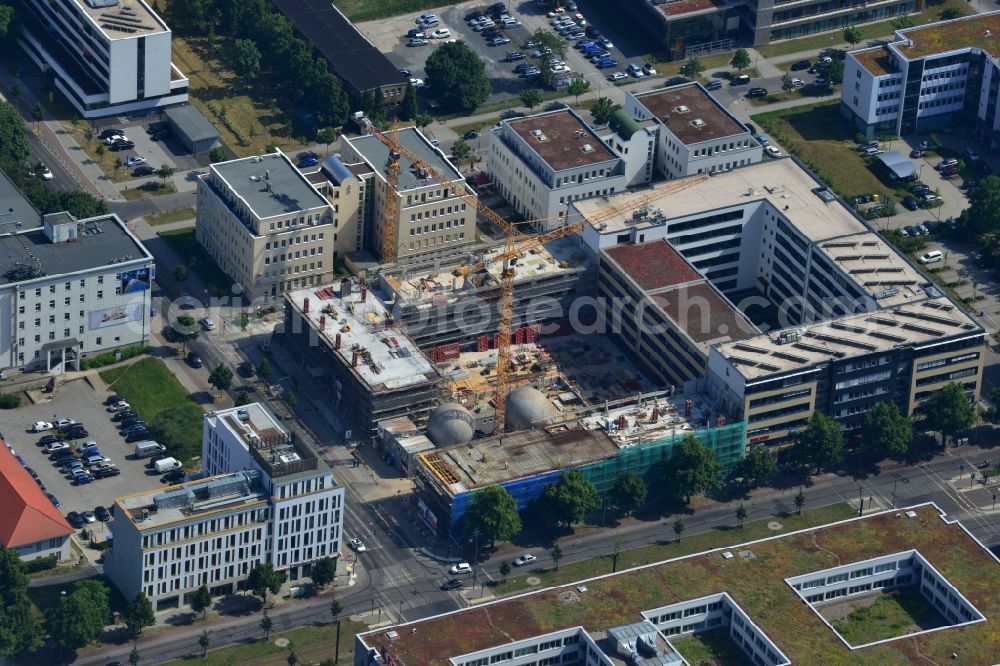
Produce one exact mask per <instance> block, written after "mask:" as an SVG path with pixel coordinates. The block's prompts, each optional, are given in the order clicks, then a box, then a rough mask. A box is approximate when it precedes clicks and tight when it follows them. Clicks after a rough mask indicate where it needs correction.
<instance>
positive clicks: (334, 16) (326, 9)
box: [273, 0, 405, 94]
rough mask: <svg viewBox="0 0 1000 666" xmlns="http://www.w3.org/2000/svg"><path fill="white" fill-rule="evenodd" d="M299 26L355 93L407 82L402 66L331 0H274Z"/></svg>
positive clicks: (302, 33)
mask: <svg viewBox="0 0 1000 666" xmlns="http://www.w3.org/2000/svg"><path fill="white" fill-rule="evenodd" d="M273 2H274V6H275V7H277V8H278V11H280V12H281V13H282V14H284V15H285V16H286V17H288V19H289V20H290V21H291V22H292V24H293V25H294V26H295V29H296V30H297V31H298V32H299V33H300V34H301V35H302V36H303V37H305V38H306V39H307V40H309V42H311V43H312V45H313V46H314V47H315V48H316V50H318V51H319V52H320V53H321V54H323V57H324V58H326V60H327V62H328V63H329V65H330V70H331V71H332V72H333V73H334V74H336V75H337V77H338V78H340V79H341V80H343V81H344V82H345V83H347V84H348V86H350V87H351V88H352V89H353V90H352V91H349V92H353V93H355V94H360V93H362V92H364V91H366V90H372V89H374V88H380V87H382V86H388V85H398V84H402V83H404V82H405V78H404V77H403V75H402V74H400V73H399V70H398V69H397V68H396V66H395V65H393V64H392V63H391V62H389V59H388V58H386V57H385V55H384V54H383V53H382V52H381V51H379V50H378V49H377V48H375V47H374V46H373V45H372V43H371V42H369V41H368V40H367V39H365V37H364V35H362V34H361V33H360V32H358V29H357V28H355V27H354V24H353V23H351V22H350V21H349V20H347V17H345V16H344V15H343V14H341V13H340V11H338V10H337V8H336V7H334V6H333V4H332V3H331V2H330V0H273Z"/></svg>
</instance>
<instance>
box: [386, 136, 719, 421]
mask: <svg viewBox="0 0 1000 666" xmlns="http://www.w3.org/2000/svg"><path fill="white" fill-rule="evenodd" d="M372 133H373V134H374V135H375V136H376V137H377V138H378V139H379V140H380V141H382V142H383V143H384V144H385V145H386V146H388V147H389V151H390V152H389V155H390V159H392V155H393V153H395V155H396V158H395V165H396V166H395V169H396V182H398V175H399V156H400V155H405V156H406V158H407V159H409V160H410V161H411V162H412V163H413V165H414V166H415V167H417V168H419V169H424V170H426V171H427V172H428V173H429V174H431V175H432V176H434V177H435V178H436V179H437V180H438V181H440V183H441V185H443V186H444V187H446V188H447V189H448V190H449V191H450V192H452V193H453V194H455V195H456V196H458V197H459V198H461V199H463V200H464V201H466V202H467V203H469V204H470V205H472V206H474V207H475V208H476V210H477V211H479V213H481V214H482V215H483V216H484V217H486V218H487V219H489V220H490V221H492V222H493V223H494V224H496V225H497V226H498V227H499V228H500V229H501V231H503V234H504V238H505V242H504V249H503V251H502V252H500V253H499V254H497V255H495V256H493V257H490V258H489V259H488V260H483V261H479V262H476V263H474V264H472V265H471V266H461V267H459V269H458V272H459V273H460V274H472V273H476V272H478V271H480V270H483V269H485V268H487V267H488V266H491V265H493V264H495V263H496V262H498V261H499V262H502V266H501V269H500V325H499V328H498V330H497V368H496V387H495V393H494V398H493V404H494V407H495V409H496V418H495V422H494V433H495V434H498V435H499V434H503V431H504V419H505V416H506V404H507V393H508V392H509V389H510V380H511V364H510V356H511V354H510V341H511V333H512V330H511V329H512V328H513V324H514V278H515V276H516V271H515V270H514V263H515V261H516V260H517V259H518V257H521V256H523V255H524V254H525V253H527V252H530V251H532V250H534V249H536V248H539V247H541V246H543V245H545V244H546V243H550V242H552V241H554V240H558V239H560V238H566V237H567V236H572V235H574V234H577V233H579V232H580V231H581V230H582V229H583V222H582V221H579V220H578V221H575V222H571V223H569V224H563V225H562V226H560V227H557V228H556V229H553V230H550V231H547V232H543V233H540V234H536V235H531V236H529V235H527V234H524V233H523V232H521V230H520V229H518V228H517V227H516V226H515V225H513V224H511V223H510V222H509V221H508V220H506V219H504V218H503V217H502V216H501V215H500V214H499V213H497V212H496V211H494V210H493V209H492V208H490V207H489V206H487V205H486V204H484V203H482V202H481V201H479V198H478V197H477V196H475V195H473V194H470V193H469V192H468V190H466V189H465V187H464V186H463V185H461V184H458V183H455V182H454V179H453V178H451V177H449V176H446V175H444V174H442V173H440V172H438V171H437V170H436V169H434V168H433V167H431V166H430V165H429V164H427V163H426V162H424V161H423V160H422V159H420V157H418V156H417V155H416V154H415V153H413V151H411V150H408V149H407V148H405V147H403V146H402V145H400V144H399V142H398V141H396V139H395V136H391V137H390V136H388V135H389V134H394V132H393V131H392V130H390V132H388V133H386V132H381V131H380V130H378V129H377V128H374V127H373V128H372ZM707 178H708V175H707V174H700V175H698V176H692V177H690V178H685V179H684V180H679V181H676V182H674V183H672V184H670V185H666V186H664V187H662V188H659V189H657V190H655V191H653V192H651V193H649V194H647V195H644V196H641V197H636V198H635V199H633V200H631V201H629V202H627V203H624V204H622V205H620V206H610V207H608V208H606V209H603V210H601V211H600V212H598V213H597V214H595V215H591V216H590V217H589V218H588V219H587V222H588V223H589V224H599V223H601V222H603V221H605V220H609V219H612V218H614V217H617V216H619V215H623V214H625V213H628V212H631V211H633V210H635V209H637V208H641V207H642V206H645V205H646V204H648V203H650V202H652V201H654V200H656V199H659V198H661V197H663V196H664V195H665V194H676V193H677V192H680V191H682V190H685V189H687V188H689V187H692V186H694V185H696V184H698V183H700V182H702V181H704V180H706V179H707ZM388 198H389V199H390V200H392V201H393V204H395V202H396V196H395V189H390V191H389V197H388ZM394 210H395V209H394ZM393 217H394V219H393V228H395V215H394V216H393ZM540 221H541V220H533V222H540ZM384 228H385V227H383V229H384ZM393 234H395V229H394V230H393ZM384 247H385V246H384V245H383V257H384V256H385V252H384ZM392 247H395V238H393V245H392Z"/></svg>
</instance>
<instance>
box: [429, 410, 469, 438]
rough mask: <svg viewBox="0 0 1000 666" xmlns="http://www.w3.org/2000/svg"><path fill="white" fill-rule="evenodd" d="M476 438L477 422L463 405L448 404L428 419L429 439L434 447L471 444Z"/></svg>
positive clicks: (435, 411) (432, 413)
mask: <svg viewBox="0 0 1000 666" xmlns="http://www.w3.org/2000/svg"><path fill="white" fill-rule="evenodd" d="M475 436H476V422H475V419H473V418H472V414H469V410H467V409H466V408H465V407H463V406H462V405H460V404H458V403H457V402H446V403H445V404H443V405H439V406H438V407H435V408H434V411H433V412H431V415H430V418H429V419H427V437H428V438H429V439H430V440H431V441H432V442H434V446H451V445H452V444H465V443H467V442H471V441H472V438H473V437H475Z"/></svg>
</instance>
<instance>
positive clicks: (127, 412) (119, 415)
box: [111, 409, 139, 422]
mask: <svg viewBox="0 0 1000 666" xmlns="http://www.w3.org/2000/svg"><path fill="white" fill-rule="evenodd" d="M133 416H139V412H137V411H135V410H134V409H123V410H122V411H120V412H115V413H114V415H113V416H112V417H111V420H112V421H115V422H120V421H124V420H125V419H129V418H132V417H133Z"/></svg>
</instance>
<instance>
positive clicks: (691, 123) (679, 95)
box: [635, 0, 750, 146]
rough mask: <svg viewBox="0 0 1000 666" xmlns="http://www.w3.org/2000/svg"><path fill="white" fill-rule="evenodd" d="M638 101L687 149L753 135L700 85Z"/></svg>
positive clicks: (675, 88)
mask: <svg viewBox="0 0 1000 666" xmlns="http://www.w3.org/2000/svg"><path fill="white" fill-rule="evenodd" d="M685 1H686V0H685ZM661 6H662V7H669V6H670V5H661ZM635 99H636V100H638V102H639V103H640V104H642V105H643V106H644V107H646V110H647V111H649V113H650V114H652V115H653V117H654V118H656V119H657V120H658V121H660V122H662V123H663V124H664V125H666V126H667V129H669V130H670V132H671V134H673V135H674V136H676V137H677V139H678V140H680V141H681V142H682V143H684V145H686V146H690V145H693V144H696V143H701V142H702V141H712V140H714V139H721V138H722V137H724V136H733V135H735V134H744V133H745V134H749V133H750V130H748V129H747V128H746V127H744V126H743V125H741V124H740V123H739V121H737V120H736V118H735V117H733V116H732V115H731V114H730V113H729V112H728V111H726V110H725V108H723V107H722V106H720V105H719V103H718V102H716V101H715V98H714V97H712V95H711V94H709V92H708V91H707V90H705V88H703V87H702V86H701V84H700V83H697V82H695V83H684V84H681V85H679V86H671V87H670V88H660V89H659V90H651V91H649V92H644V93H640V94H638V95H635ZM697 121H700V122H697Z"/></svg>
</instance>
